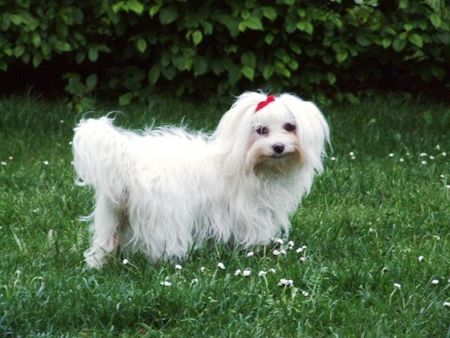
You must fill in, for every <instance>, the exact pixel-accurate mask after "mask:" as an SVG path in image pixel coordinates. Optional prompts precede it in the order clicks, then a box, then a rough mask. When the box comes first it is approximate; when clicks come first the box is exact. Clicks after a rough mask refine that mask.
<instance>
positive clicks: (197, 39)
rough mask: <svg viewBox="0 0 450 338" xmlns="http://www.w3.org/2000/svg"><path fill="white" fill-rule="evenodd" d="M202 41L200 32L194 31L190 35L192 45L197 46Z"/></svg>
mask: <svg viewBox="0 0 450 338" xmlns="http://www.w3.org/2000/svg"><path fill="white" fill-rule="evenodd" d="M202 40H203V34H202V32H200V31H195V32H194V33H192V41H193V42H194V45H196V46H197V45H198V44H199V43H200V42H202Z"/></svg>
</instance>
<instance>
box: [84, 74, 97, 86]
mask: <svg viewBox="0 0 450 338" xmlns="http://www.w3.org/2000/svg"><path fill="white" fill-rule="evenodd" d="M96 85H97V74H91V75H89V76H88V77H87V79H86V86H87V87H88V88H89V89H93V88H94V87H95V86H96Z"/></svg>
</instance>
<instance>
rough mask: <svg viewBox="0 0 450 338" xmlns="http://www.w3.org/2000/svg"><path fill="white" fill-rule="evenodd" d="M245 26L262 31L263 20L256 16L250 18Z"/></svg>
mask: <svg viewBox="0 0 450 338" xmlns="http://www.w3.org/2000/svg"><path fill="white" fill-rule="evenodd" d="M244 23H245V26H246V27H248V28H250V29H252V30H262V29H263V25H262V23H261V20H260V19H259V18H257V17H255V16H251V17H249V18H248V19H247V20H245V21H244Z"/></svg>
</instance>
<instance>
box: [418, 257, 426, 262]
mask: <svg viewBox="0 0 450 338" xmlns="http://www.w3.org/2000/svg"><path fill="white" fill-rule="evenodd" d="M417 259H418V261H419V262H420V263H422V262H423V261H424V260H425V257H423V256H419V258H417Z"/></svg>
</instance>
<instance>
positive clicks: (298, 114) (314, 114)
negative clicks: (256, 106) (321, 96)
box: [279, 94, 330, 172]
mask: <svg viewBox="0 0 450 338" xmlns="http://www.w3.org/2000/svg"><path fill="white" fill-rule="evenodd" d="M279 100H280V101H281V102H282V103H283V104H284V105H285V106H286V107H287V108H288V109H289V110H290V112H291V113H292V114H293V115H294V116H295V120H296V123H297V135H298V138H299V143H300V147H301V148H302V152H303V153H304V155H306V160H307V161H309V162H310V164H312V166H313V167H314V169H315V170H316V171H317V172H322V170H323V165H322V157H323V155H324V154H325V144H326V143H328V142H329V138H330V130H329V127H328V123H327V121H326V120H325V118H324V117H323V115H322V113H321V112H320V110H319V108H317V106H316V105H315V104H314V103H312V102H308V101H303V100H302V99H300V98H299V97H297V96H295V95H291V94H282V95H281V96H280V97H279Z"/></svg>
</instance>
